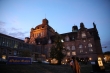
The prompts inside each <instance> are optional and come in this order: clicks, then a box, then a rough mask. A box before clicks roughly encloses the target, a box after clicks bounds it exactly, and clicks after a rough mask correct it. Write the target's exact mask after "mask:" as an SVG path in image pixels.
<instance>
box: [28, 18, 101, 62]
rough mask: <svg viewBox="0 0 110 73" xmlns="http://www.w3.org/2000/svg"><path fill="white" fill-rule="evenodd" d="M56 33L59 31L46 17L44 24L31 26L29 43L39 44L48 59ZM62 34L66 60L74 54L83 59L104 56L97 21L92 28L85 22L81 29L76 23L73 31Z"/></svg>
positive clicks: (41, 51)
mask: <svg viewBox="0 0 110 73" xmlns="http://www.w3.org/2000/svg"><path fill="white" fill-rule="evenodd" d="M55 34H57V32H55V30H54V29H53V28H52V27H50V26H49V24H48V20H47V19H46V18H45V19H43V20H42V24H40V25H38V26H36V27H35V28H31V31H30V38H29V39H28V43H30V44H35V45H37V49H40V53H41V54H42V58H44V59H48V58H49V57H50V49H51V46H52V45H53V44H54V38H55ZM60 35H61V36H62V37H63V38H62V42H63V44H64V48H66V49H67V51H66V57H65V58H64V60H65V61H66V59H70V58H71V57H72V56H76V57H77V58H78V59H80V60H82V61H83V60H85V59H87V60H97V58H98V57H102V58H103V55H102V48H101V43H100V37H99V34H98V31H97V27H96V25H95V23H93V28H90V29H87V28H86V27H85V26H84V24H83V23H80V28H79V29H78V27H77V26H76V25H74V26H73V27H72V32H68V33H63V34H60Z"/></svg>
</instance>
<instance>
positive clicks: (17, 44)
mask: <svg viewBox="0 0 110 73" xmlns="http://www.w3.org/2000/svg"><path fill="white" fill-rule="evenodd" d="M35 48H36V46H35V45H32V44H28V43H25V42H24V40H21V39H17V38H14V37H11V36H8V35H5V34H2V33H0V61H6V60H7V59H8V57H9V56H21V52H22V51H23V50H29V51H30V52H31V54H33V53H32V51H34V52H36V50H35Z"/></svg>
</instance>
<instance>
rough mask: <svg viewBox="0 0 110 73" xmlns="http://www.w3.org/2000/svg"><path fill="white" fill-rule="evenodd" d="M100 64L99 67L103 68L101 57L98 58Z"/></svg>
mask: <svg viewBox="0 0 110 73" xmlns="http://www.w3.org/2000/svg"><path fill="white" fill-rule="evenodd" d="M98 64H99V66H103V63H102V59H101V58H100V57H98Z"/></svg>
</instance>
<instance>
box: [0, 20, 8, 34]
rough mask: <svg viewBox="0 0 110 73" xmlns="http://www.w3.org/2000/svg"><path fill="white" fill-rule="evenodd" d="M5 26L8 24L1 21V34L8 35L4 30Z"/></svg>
mask: <svg viewBox="0 0 110 73" xmlns="http://www.w3.org/2000/svg"><path fill="white" fill-rule="evenodd" d="M5 24H6V23H5V22H3V21H0V33H4V34H7V31H6V30H5V28H4V26H5Z"/></svg>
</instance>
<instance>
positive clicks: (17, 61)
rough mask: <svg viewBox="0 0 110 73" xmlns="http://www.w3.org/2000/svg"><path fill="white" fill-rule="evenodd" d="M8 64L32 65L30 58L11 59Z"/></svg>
mask: <svg viewBox="0 0 110 73" xmlns="http://www.w3.org/2000/svg"><path fill="white" fill-rule="evenodd" d="M7 64H32V62H31V58H29V57H9V58H8V60H7Z"/></svg>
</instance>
